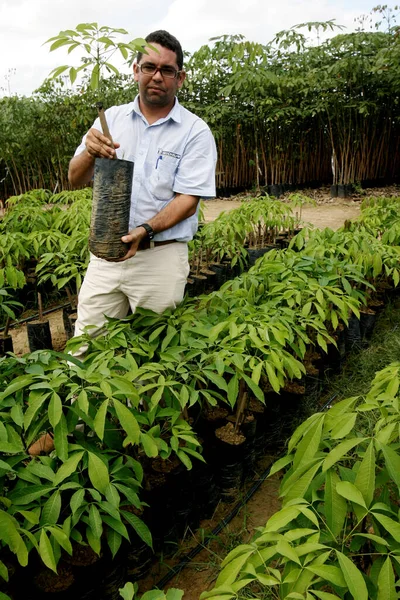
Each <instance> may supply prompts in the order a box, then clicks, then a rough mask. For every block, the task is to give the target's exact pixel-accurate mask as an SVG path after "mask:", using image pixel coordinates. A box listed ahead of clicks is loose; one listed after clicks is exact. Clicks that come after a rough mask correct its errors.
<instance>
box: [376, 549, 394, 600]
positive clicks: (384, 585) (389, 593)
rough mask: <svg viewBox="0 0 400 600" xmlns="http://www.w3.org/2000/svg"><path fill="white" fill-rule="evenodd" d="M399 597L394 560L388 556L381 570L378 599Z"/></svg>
mask: <svg viewBox="0 0 400 600" xmlns="http://www.w3.org/2000/svg"><path fill="white" fill-rule="evenodd" d="M397 598H398V595H397V592H396V584H395V578H394V572H393V566H392V561H391V560H390V557H389V556H388V557H387V559H386V560H385V562H384V563H383V565H382V568H381V570H380V572H379V577H378V595H377V600H397Z"/></svg>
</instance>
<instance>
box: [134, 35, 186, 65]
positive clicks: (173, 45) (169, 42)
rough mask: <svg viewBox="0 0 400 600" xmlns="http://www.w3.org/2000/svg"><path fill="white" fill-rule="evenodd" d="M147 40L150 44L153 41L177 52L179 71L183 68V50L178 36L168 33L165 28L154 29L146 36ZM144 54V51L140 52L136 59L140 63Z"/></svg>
mask: <svg viewBox="0 0 400 600" xmlns="http://www.w3.org/2000/svg"><path fill="white" fill-rule="evenodd" d="M145 40H146V42H148V43H149V44H151V43H154V44H160V46H163V48H167V49H168V50H172V52H175V54H176V64H177V65H178V69H179V71H181V70H182V68H183V51H182V46H181V45H180V43H179V42H178V40H177V39H176V37H174V36H173V35H171V34H170V33H168V31H165V30H164V29H158V30H157V31H153V32H152V33H149V35H148V36H147V37H145ZM142 56H143V52H138V54H137V57H136V60H137V62H138V63H139V62H140V60H141V58H142Z"/></svg>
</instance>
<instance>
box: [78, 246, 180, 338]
mask: <svg viewBox="0 0 400 600" xmlns="http://www.w3.org/2000/svg"><path fill="white" fill-rule="evenodd" d="M188 274H189V263H188V248H187V244H186V243H182V242H175V243H171V244H166V245H164V246H155V247H154V248H149V249H148V250H139V251H138V252H137V253H136V255H135V256H134V257H133V258H130V259H128V260H126V261H124V262H120V263H115V262H108V261H106V260H103V259H102V258H97V257H96V256H93V255H91V258H90V263H89V267H88V270H87V273H86V275H85V279H84V281H83V284H82V287H81V290H80V293H79V302H78V318H77V321H76V324H75V336H78V335H82V333H83V329H84V327H86V326H87V325H94V326H95V328H91V329H90V330H89V333H90V335H92V336H93V337H95V336H96V335H99V333H101V330H102V327H103V325H104V324H105V322H106V319H105V316H107V317H114V318H123V317H126V315H127V314H128V309H129V306H130V307H131V310H132V312H135V310H136V308H137V307H138V306H140V307H142V308H148V309H151V310H153V311H154V312H156V313H162V312H163V311H164V310H166V309H167V308H175V307H176V306H177V305H178V304H179V303H180V302H181V301H182V299H183V295H184V291H185V285H186V279H187V276H188Z"/></svg>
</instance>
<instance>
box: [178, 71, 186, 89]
mask: <svg viewBox="0 0 400 600" xmlns="http://www.w3.org/2000/svg"><path fill="white" fill-rule="evenodd" d="M185 79H186V72H185V71H181V72H180V73H179V79H178V88H181V87H182V85H183V82H184V81H185Z"/></svg>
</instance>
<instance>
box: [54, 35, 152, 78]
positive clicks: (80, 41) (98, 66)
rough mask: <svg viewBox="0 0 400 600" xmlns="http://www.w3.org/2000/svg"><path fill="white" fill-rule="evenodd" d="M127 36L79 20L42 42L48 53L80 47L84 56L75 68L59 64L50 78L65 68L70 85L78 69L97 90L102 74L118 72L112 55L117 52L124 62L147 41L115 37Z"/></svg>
mask: <svg viewBox="0 0 400 600" xmlns="http://www.w3.org/2000/svg"><path fill="white" fill-rule="evenodd" d="M121 35H128V32H127V31H126V30H125V29H121V28H119V29H118V28H115V27H108V26H106V25H102V26H99V25H98V24H97V23H80V24H79V25H77V26H76V28H75V29H67V30H65V31H60V33H59V34H58V35H56V36H54V37H51V38H50V39H48V40H47V41H46V42H45V43H46V44H51V45H50V52H53V51H54V50H57V49H59V48H68V54H70V53H71V52H73V51H74V50H76V49H79V50H80V51H81V52H82V53H83V54H84V56H82V57H81V63H82V64H81V65H79V66H77V67H73V66H69V65H62V66H60V67H56V68H55V69H53V70H52V71H51V73H50V75H49V78H50V79H57V78H58V77H59V76H60V75H61V74H62V73H64V72H65V71H68V75H69V78H70V81H71V84H73V83H75V81H76V78H77V76H78V74H79V73H80V72H82V71H83V72H84V73H87V75H88V77H90V87H91V88H92V89H94V90H97V89H99V88H100V87H101V83H102V80H103V79H104V73H105V72H107V73H108V74H114V75H119V70H118V69H117V67H116V66H115V65H114V64H113V63H112V62H111V59H112V57H113V56H114V54H116V53H118V54H120V55H121V56H122V58H123V59H124V60H125V61H128V60H130V59H131V57H132V55H134V54H135V53H137V52H143V51H144V48H145V46H146V44H147V43H146V41H145V40H144V39H142V38H137V39H134V40H130V41H129V42H121V41H117V40H116V37H117V36H121Z"/></svg>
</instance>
